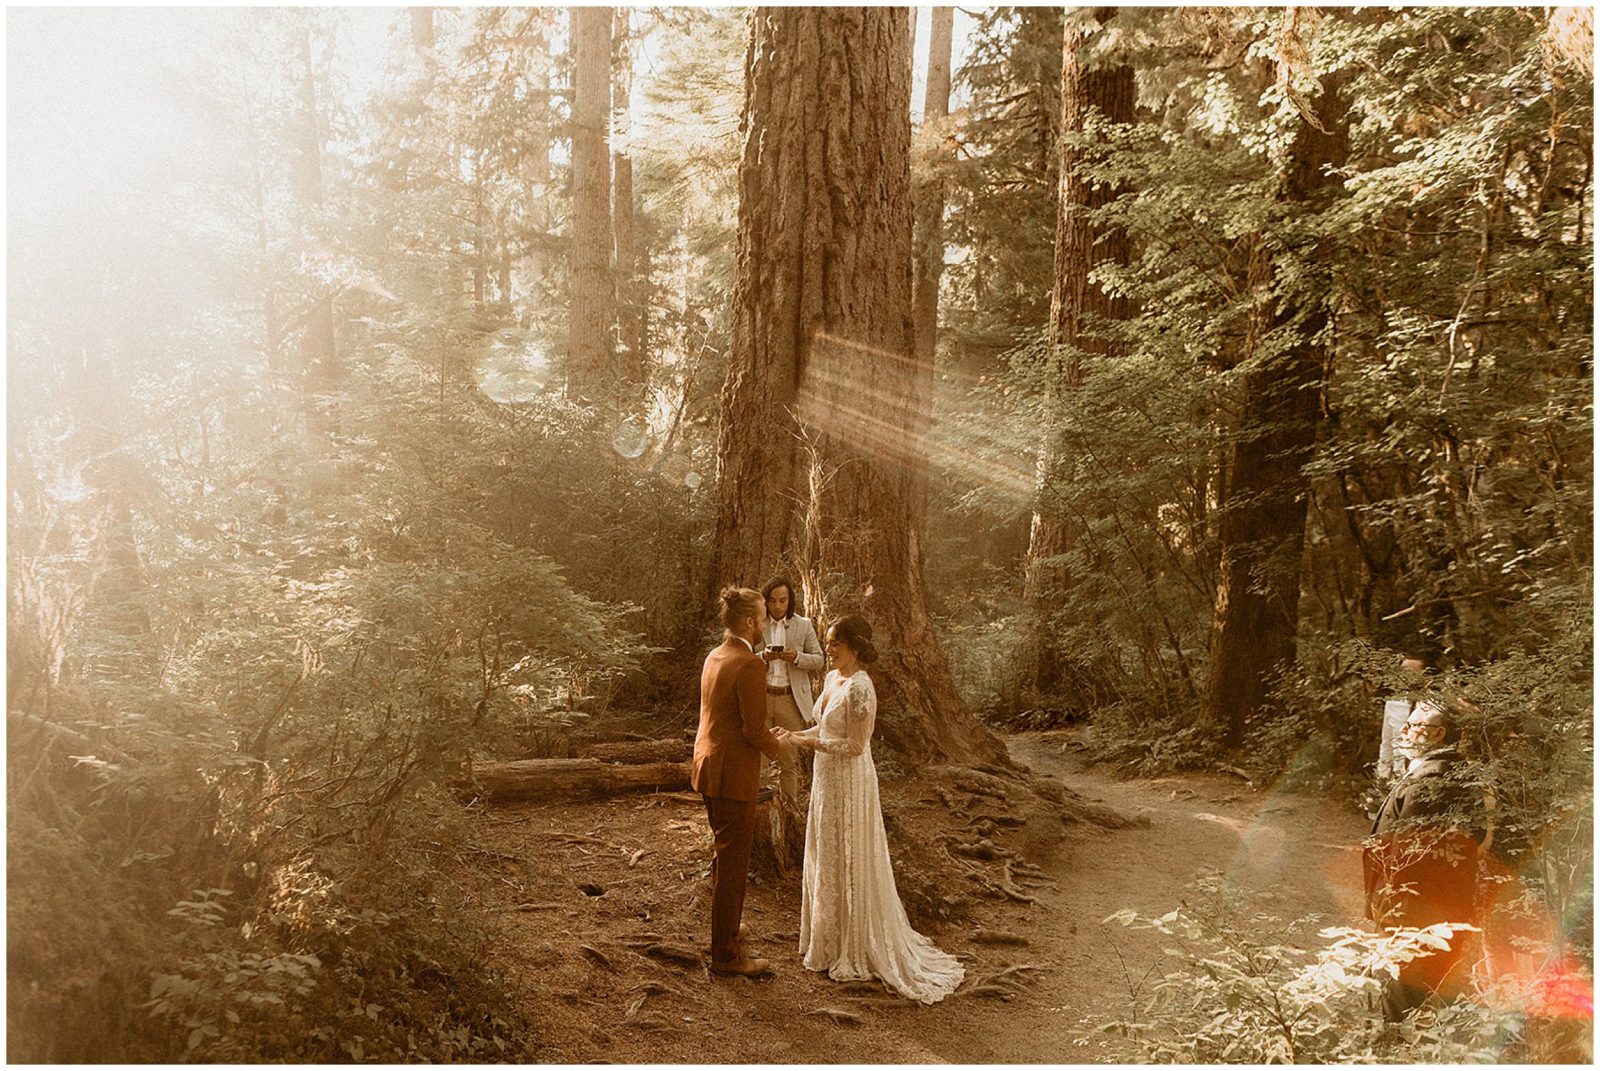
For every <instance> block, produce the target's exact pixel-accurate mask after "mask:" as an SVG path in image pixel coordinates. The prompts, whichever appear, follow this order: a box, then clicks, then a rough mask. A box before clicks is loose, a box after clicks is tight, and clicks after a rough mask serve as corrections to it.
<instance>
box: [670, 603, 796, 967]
mask: <svg viewBox="0 0 1600 1071" xmlns="http://www.w3.org/2000/svg"><path fill="white" fill-rule="evenodd" d="M766 616H767V615H766V607H765V605H764V603H763V600H762V598H761V593H760V592H759V591H755V590H753V589H751V588H727V589H725V590H724V591H723V592H722V613H721V617H722V625H723V628H724V629H726V630H727V631H726V632H724V633H723V637H722V643H721V644H720V645H719V646H718V647H717V648H715V649H714V650H713V651H712V652H711V653H710V654H708V655H706V664H705V668H704V669H702V670H701V671H700V730H699V732H698V733H697V734H696V735H695V740H694V762H693V764H692V766H691V767H690V773H689V784H690V785H691V786H692V787H693V788H694V790H695V791H696V792H698V793H700V795H702V796H704V797H705V801H706V817H707V819H709V820H710V823H711V836H712V840H713V845H714V847H713V851H714V853H715V854H714V856H713V858H712V863H711V972H712V973H713V974H739V975H745V976H746V977H750V976H754V975H757V974H763V973H765V972H766V971H767V970H768V969H769V965H768V963H767V961H766V960H764V959H752V958H750V957H748V956H746V955H745V954H744V950H743V949H742V948H740V946H739V917H740V916H741V915H742V914H744V893H745V885H746V883H747V882H748V880H749V877H750V847H751V844H752V843H753V842H754V840H755V832H756V795H757V793H758V792H759V791H760V787H761V756H762V755H766V756H767V757H768V758H770V759H776V758H777V757H778V755H779V753H780V751H782V750H783V745H780V744H779V743H778V740H777V738H776V737H775V736H773V734H772V732H771V730H769V729H768V728H767V667H766V663H764V662H763V661H762V660H761V659H760V657H759V656H757V655H756V653H755V644H756V643H757V642H758V641H760V639H761V630H762V627H763V626H764V625H765V624H766Z"/></svg>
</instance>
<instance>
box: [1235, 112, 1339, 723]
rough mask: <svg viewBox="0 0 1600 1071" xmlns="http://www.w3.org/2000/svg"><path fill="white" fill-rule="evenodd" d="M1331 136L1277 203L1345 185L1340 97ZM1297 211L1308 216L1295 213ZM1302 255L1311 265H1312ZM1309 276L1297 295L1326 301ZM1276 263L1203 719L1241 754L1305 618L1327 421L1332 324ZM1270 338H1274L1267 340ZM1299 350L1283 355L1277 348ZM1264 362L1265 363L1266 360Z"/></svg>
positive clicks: (1312, 130) (1258, 276)
mask: <svg viewBox="0 0 1600 1071" xmlns="http://www.w3.org/2000/svg"><path fill="white" fill-rule="evenodd" d="M1316 111H1317V120H1318V123H1319V124H1320V125H1321V126H1322V127H1323V128H1324V129H1323V130H1319V129H1317V127H1316V126H1314V125H1312V124H1311V123H1310V122H1304V121H1303V122H1301V124H1300V126H1299V128H1298V130H1297V132H1296V135H1295V139H1294V143H1293V145H1292V146H1291V148H1290V153H1289V160H1288V163H1287V166H1286V167H1285V170H1284V174H1283V177H1282V179H1281V182H1280V186H1279V193H1278V200H1279V201H1280V202H1282V203H1286V204H1292V205H1296V206H1303V205H1305V204H1306V203H1307V202H1315V201H1318V200H1320V199H1322V198H1324V197H1325V196H1326V195H1327V193H1328V192H1329V191H1331V190H1334V189H1336V188H1337V187H1338V185H1339V179H1338V178H1337V176H1335V175H1332V174H1329V173H1328V168H1329V167H1330V165H1332V166H1337V165H1339V164H1341V163H1342V162H1343V160H1344V157H1345V151H1346V141H1345V134H1344V131H1345V126H1344V123H1345V118H1344V113H1343V106H1342V104H1341V103H1340V101H1339V96H1338V87H1337V85H1329V86H1328V87H1327V88H1326V89H1325V90H1324V92H1323V93H1322V94H1321V95H1320V97H1319V98H1318V100H1317V103H1316ZM1296 210H1297V211H1304V209H1303V208H1299V207H1297V209H1296ZM1300 255H1302V256H1304V255H1305V254H1304V253H1301V254H1300ZM1309 270H1312V269H1311V268H1310V267H1309V266H1307V265H1305V264H1302V265H1300V266H1299V268H1298V271H1297V274H1298V275H1299V276H1301V278H1299V279H1298V280H1297V282H1296V283H1295V285H1294V290H1295V293H1297V294H1300V295H1305V294H1310V293H1319V292H1323V291H1321V290H1319V289H1318V288H1314V287H1309V286H1308V284H1307V282H1306V280H1305V279H1304V278H1303V276H1304V274H1305V273H1306V272H1307V271H1309ZM1274 275H1275V265H1274V263H1273V260H1272V251H1271V250H1269V249H1268V248H1266V246H1265V245H1264V244H1263V243H1257V246H1256V253H1255V258H1254V260H1253V261H1252V263H1251V277H1252V288H1253V289H1254V290H1255V292H1256V293H1258V294H1260V295H1261V312H1260V314H1259V315H1258V317H1257V324H1256V328H1255V331H1254V332H1253V334H1254V338H1253V339H1252V343H1251V355H1252V359H1254V360H1256V362H1257V363H1255V365H1254V366H1253V367H1252V368H1251V369H1250V371H1249V372H1248V373H1247V374H1246V376H1245V379H1244V399H1243V408H1242V416H1241V419H1240V425H1239V428H1238V431H1237V433H1236V435H1235V437H1234V440H1233V442H1232V444H1231V446H1230V448H1229V450H1228V476H1227V483H1226V491H1225V494H1224V497H1223V505H1222V516H1221V521H1220V523H1219V525H1218V536H1219V539H1220V542H1221V549H1222V553H1221V566H1220V569H1219V573H1218V582H1217V597H1216V611H1215V618H1214V619H1213V622H1212V633H1211V658H1210V671H1209V674H1208V676H1207V682H1206V695H1205V717H1206V720H1207V721H1209V722H1210V723H1211V724H1213V725H1215V726H1217V727H1218V728H1219V729H1220V730H1221V731H1222V734H1223V740H1224V742H1225V743H1226V744H1227V745H1228V746H1230V747H1233V746H1237V745H1239V744H1240V743H1242V742H1243V740H1244V732H1245V728H1246V726H1247V725H1248V724H1249V722H1250V720H1251V719H1252V718H1253V717H1254V716H1255V714H1256V713H1257V712H1258V711H1259V710H1260V709H1261V708H1262V707H1263V706H1265V705H1266V702H1267V699H1268V696H1269V692H1270V690H1271V688H1272V684H1273V681H1274V680H1275V678H1276V677H1277V676H1278V675H1279V674H1280V673H1282V672H1283V671H1284V670H1286V669H1288V668H1290V667H1292V666H1293V665H1294V660H1295V634H1296V632H1297V630H1298V626H1299V618H1300V559H1301V551H1302V549H1303V546H1304V542H1305V529H1306V504H1307V496H1308V494H1309V492H1310V484H1309V481H1308V480H1307V478H1306V477H1305V475H1304V473H1303V472H1302V471H1301V470H1302V468H1303V466H1304V465H1305V463H1306V462H1307V461H1308V460H1309V459H1310V456H1311V449H1312V446H1313V444H1314V442H1315V440H1316V434H1317V423H1318V420H1319V419H1320V416H1321V404H1322V391H1323V369H1324V367H1325V362H1326V360H1327V352H1326V348H1325V347H1324V345H1323V344H1322V343H1321V342H1320V341H1318V337H1319V336H1320V335H1321V333H1322V331H1323V330H1324V329H1325V328H1326V326H1327V323H1328V308H1327V305H1326V304H1325V303H1324V302H1323V301H1321V300H1319V299H1316V298H1312V299H1309V300H1307V299H1305V298H1303V297H1302V298H1301V299H1300V300H1298V301H1291V300H1287V299H1285V298H1283V297H1282V296H1280V295H1278V294H1276V293H1274V292H1273V291H1274V289H1275V287H1274ZM1269 334H1270V335H1271V336H1272V337H1271V338H1268V337H1266V336H1267V335H1269ZM1286 336H1287V337H1288V338H1290V339H1292V342H1291V344H1290V345H1288V346H1286V347H1283V348H1282V349H1281V351H1280V350H1279V349H1278V346H1277V345H1275V344H1274V343H1275V342H1277V340H1279V339H1284V338H1285V337H1286ZM1263 349H1265V350H1266V355H1265V356H1260V357H1257V356H1256V354H1257V353H1258V351H1260V350H1263Z"/></svg>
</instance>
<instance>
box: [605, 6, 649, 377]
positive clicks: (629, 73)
mask: <svg viewBox="0 0 1600 1071" xmlns="http://www.w3.org/2000/svg"><path fill="white" fill-rule="evenodd" d="M631 10H632V9H631V8H626V7H619V8H617V16H616V27H615V29H614V31H613V33H612V37H611V41H612V48H613V52H612V57H611V63H612V72H611V73H612V83H611V112H612V115H613V116H614V117H615V118H614V123H615V129H616V132H617V133H618V134H619V135H620V136H621V138H622V142H623V143H622V145H621V146H620V147H615V148H614V149H613V151H612V153H611V176H612V182H613V183H614V184H615V185H616V191H615V193H614V195H613V197H612V204H613V210H612V224H611V226H612V231H613V233H614V235H615V238H616V242H615V245H616V257H617V260H616V275H615V278H616V281H617V336H618V342H619V343H620V344H621V346H622V354H621V357H622V360H621V362H620V363H621V367H622V369H623V372H624V374H625V375H626V376H627V377H628V383H629V385H630V386H631V387H632V388H633V389H634V390H635V391H636V392H637V391H639V390H640V389H641V388H642V387H643V385H644V383H645V371H646V370H645V361H644V340H643V338H642V337H641V334H642V330H641V325H642V324H643V322H644V316H643V310H642V309H640V307H639V288H638V277H639V251H638V244H637V238H636V231H637V228H636V227H635V226H634V220H635V208H634V203H633V159H632V157H630V156H629V155H628V152H627V140H626V139H627V134H628V129H629V107H630V104H631V102H632V95H633V39H632V36H631V31H630V29H629V26H628V17H629V12H630V11H631Z"/></svg>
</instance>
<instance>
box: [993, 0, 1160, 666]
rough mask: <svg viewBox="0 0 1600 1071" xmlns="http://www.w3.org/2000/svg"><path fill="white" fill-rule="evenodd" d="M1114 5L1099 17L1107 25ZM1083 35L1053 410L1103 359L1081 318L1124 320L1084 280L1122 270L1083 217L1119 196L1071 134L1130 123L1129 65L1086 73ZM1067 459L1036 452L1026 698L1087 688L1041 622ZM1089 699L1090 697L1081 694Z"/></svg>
mask: <svg viewBox="0 0 1600 1071" xmlns="http://www.w3.org/2000/svg"><path fill="white" fill-rule="evenodd" d="M1115 12H1116V9H1115V8H1111V9H1101V10H1100V11H1098V12H1097V13H1096V18H1097V20H1098V21H1100V22H1102V23H1103V22H1105V21H1107V20H1109V19H1110V18H1111V16H1112V15H1114V14H1115ZM1086 42H1087V36H1086V34H1085V32H1084V30H1083V27H1082V24H1081V23H1080V22H1078V21H1077V20H1076V19H1074V18H1069V19H1067V21H1066V24H1065V26H1064V28H1063V30H1062V49H1061V129H1062V131H1063V134H1064V135H1068V136H1064V137H1063V138H1062V140H1061V168H1060V176H1059V189H1060V195H1059V197H1058V199H1057V207H1056V247H1055V285H1054V287H1053V289H1052V291H1051V295H1050V348H1051V354H1052V358H1051V368H1050V381H1049V385H1048V391H1049V394H1048V397H1049V399H1050V401H1051V402H1052V403H1056V402H1059V400H1060V399H1061V397H1062V396H1063V395H1064V394H1065V393H1066V392H1067V391H1070V390H1072V389H1073V388H1074V387H1076V386H1077V385H1078V384H1079V382H1081V379H1082V375H1083V369H1082V366H1081V361H1080V359H1079V354H1078V351H1080V350H1082V351H1087V352H1089V353H1094V354H1098V355H1110V354H1111V353H1112V352H1113V350H1114V348H1115V347H1114V345H1113V343H1112V341H1111V340H1110V339H1107V338H1105V337H1103V336H1096V335H1094V334H1092V333H1089V332H1086V331H1085V330H1084V327H1085V319H1086V318H1087V317H1089V316H1102V317H1107V318H1111V319H1117V320H1121V319H1126V318H1127V316H1128V315H1129V309H1128V302H1127V299H1126V298H1124V297H1122V296H1121V295H1114V294H1109V293H1107V292H1106V291H1105V290H1104V289H1102V288H1101V287H1099V286H1097V285H1094V284H1092V283H1091V282H1090V281H1089V276H1090V274H1091V273H1092V272H1093V271H1094V270H1095V269H1096V268H1097V267H1099V266H1100V265H1101V264H1107V263H1110V264H1126V263H1128V256H1129V245H1128V236H1127V234H1126V232H1124V231H1123V229H1122V228H1121V227H1117V226H1108V225H1105V224H1098V225H1097V224H1094V223H1091V222H1090V220H1089V213H1090V212H1092V211H1094V210H1095V209H1098V208H1102V207H1104V206H1105V205H1107V204H1110V203H1111V202H1112V201H1113V200H1114V199H1116V198H1117V197H1119V196H1121V194H1122V193H1123V192H1124V191H1123V190H1122V189H1121V188H1120V187H1112V186H1105V185H1099V186H1096V185H1092V184H1090V183H1089V182H1088V181H1086V180H1085V179H1084V178H1083V176H1082V175H1080V174H1079V172H1078V166H1079V163H1080V162H1081V160H1082V157H1083V150H1082V148H1081V147H1079V146H1077V145H1074V144H1073V143H1072V141H1071V137H1070V136H1071V135H1082V134H1083V132H1084V130H1085V126H1086V123H1087V122H1088V120H1089V117H1090V116H1091V115H1093V114H1095V113H1099V114H1100V115H1102V116H1104V117H1105V118H1106V119H1108V120H1110V121H1112V122H1116V123H1131V122H1133V119H1134V101H1135V98H1136V88H1135V85H1134V75H1133V68H1132V67H1130V66H1128V65H1126V64H1117V65H1114V66H1110V67H1104V68H1097V69H1090V68H1087V67H1086V66H1085V65H1084V63H1083V55H1082V52H1083V46H1084V45H1085V43H1086ZM1069 460H1070V459H1069V458H1067V457H1066V456H1065V451H1064V444H1063V443H1062V442H1061V441H1060V439H1058V438H1057V437H1055V436H1054V435H1053V434H1051V433H1048V432H1047V433H1046V438H1045V440H1044V442H1043V443H1042V444H1041V446H1040V450H1039V460H1038V477H1037V479H1038V488H1037V496H1038V501H1037V503H1036V504H1035V508H1034V514H1033V520H1032V524H1031V526H1030V529H1029V539H1028V555H1027V565H1026V579H1025V581H1024V588H1025V593H1026V596H1027V599H1028V603H1029V606H1030V607H1031V609H1032V612H1033V619H1034V629H1035V638H1034V640H1033V642H1032V643H1031V644H1030V649H1029V651H1028V652H1027V654H1026V656H1025V657H1024V659H1023V663H1022V666H1021V669H1022V673H1021V675H1020V678H1021V679H1020V680H1019V682H1018V683H1019V685H1020V686H1021V687H1020V691H1022V692H1024V693H1027V692H1032V693H1035V694H1037V693H1046V694H1048V693H1052V692H1057V691H1059V690H1061V689H1062V688H1063V687H1064V686H1066V687H1068V688H1071V689H1072V690H1075V691H1084V690H1087V689H1088V688H1089V684H1088V682H1084V681H1068V680H1065V679H1064V678H1063V675H1062V667H1061V664H1060V659H1059V657H1058V652H1057V650H1056V647H1055V645H1054V644H1052V643H1051V642H1050V641H1049V639H1048V635H1049V629H1048V622H1049V619H1050V616H1051V613H1052V612H1053V611H1054V609H1055V608H1056V607H1058V606H1059V605H1060V602H1061V599H1062V598H1063V597H1064V595H1065V593H1066V591H1067V587H1068V584H1069V582H1070V581H1069V577H1068V576H1067V573H1066V570H1065V569H1063V568H1062V567H1061V566H1059V565H1057V564H1054V563H1053V562H1052V561H1051V559H1053V558H1056V557H1058V556H1060V555H1062V554H1065V553H1066V552H1067V550H1068V549H1069V542H1068V535H1067V529H1066V524H1065V521H1064V519H1063V518H1062V517H1061V515H1060V511H1059V510H1058V509H1056V508H1054V506H1053V504H1052V496H1053V494H1054V493H1055V488H1056V487H1057V486H1059V482H1060V481H1061V480H1063V479H1065V478H1067V474H1066V473H1065V472H1064V471H1063V468H1064V466H1065V465H1066V464H1067V463H1068V461H1069ZM1085 698H1088V697H1085Z"/></svg>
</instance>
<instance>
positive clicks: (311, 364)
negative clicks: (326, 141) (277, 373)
mask: <svg viewBox="0 0 1600 1071" xmlns="http://www.w3.org/2000/svg"><path fill="white" fill-rule="evenodd" d="M300 62H301V65H302V68H303V71H302V75H301V79H300V113H301V114H300V133H299V144H298V146H297V152H296V156H295V161H294V166H293V168H292V169H291V170H292V173H293V176H294V187H295V196H296V199H297V200H298V202H299V207H300V214H301V219H302V221H303V223H302V226H303V234H304V235H305V236H306V237H310V236H311V235H313V234H314V233H315V232H316V231H317V230H318V229H320V226H321V219H320V217H321V214H322V204H323V190H322V123H321V120H320V117H319V114H318V111H317V78H316V69H315V67H314V65H313V63H312V60H311V27H310V26H309V25H308V26H306V27H305V29H304V31H303V32H302V34H301V37H300ZM314 285H320V284H314ZM300 360H301V368H302V370H303V373H304V376H305V379H304V388H303V389H304V393H305V413H306V430H307V431H309V432H310V433H311V435H312V436H313V437H314V438H321V437H325V436H327V435H329V434H331V433H332V432H335V431H337V430H338V426H339V418H338V408H337V404H338V403H337V400H336V398H335V397H334V394H335V392H336V391H337V390H338V389H339V378H340V377H339V361H338V352H337V350H336V342H335V337H334V327H333V293H332V291H331V290H329V289H328V288H327V287H325V286H323V287H322V289H321V291H320V292H319V293H318V294H317V295H316V296H314V297H313V298H312V302H311V308H310V309H309V310H308V312H307V315H306V318H305V330H304V332H303V333H302V334H301V336H300Z"/></svg>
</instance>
